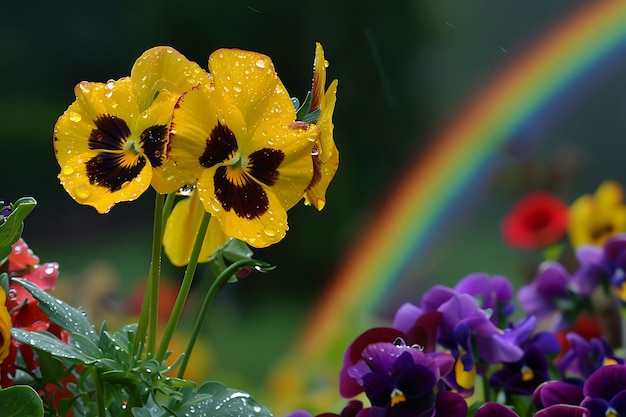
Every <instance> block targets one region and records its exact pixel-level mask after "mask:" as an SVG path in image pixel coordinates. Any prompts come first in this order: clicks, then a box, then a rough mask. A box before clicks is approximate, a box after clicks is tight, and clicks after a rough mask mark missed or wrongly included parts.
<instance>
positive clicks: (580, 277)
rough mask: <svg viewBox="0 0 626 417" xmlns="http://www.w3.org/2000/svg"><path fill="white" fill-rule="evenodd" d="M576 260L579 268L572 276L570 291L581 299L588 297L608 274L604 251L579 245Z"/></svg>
mask: <svg viewBox="0 0 626 417" xmlns="http://www.w3.org/2000/svg"><path fill="white" fill-rule="evenodd" d="M576 259H577V260H578V263H579V265H580V267H579V268H578V270H577V271H576V272H574V274H573V275H572V282H571V287H572V290H574V292H576V293H577V294H579V295H580V296H581V297H590V296H591V294H592V293H593V291H594V290H595V289H596V288H597V287H598V286H599V285H600V284H601V283H602V282H603V281H605V280H606V279H607V278H608V276H609V274H610V268H609V266H608V264H607V262H606V260H605V258H604V250H603V248H600V247H598V246H594V245H581V246H579V247H577V248H576Z"/></svg>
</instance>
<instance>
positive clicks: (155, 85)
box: [130, 46, 210, 111]
mask: <svg viewBox="0 0 626 417" xmlns="http://www.w3.org/2000/svg"><path fill="white" fill-rule="evenodd" d="M130 78H131V80H132V82H133V85H134V87H135V97H136V100H137V104H138V106H139V109H140V110H142V111H143V110H145V109H147V108H148V107H150V106H151V105H152V102H153V101H154V99H155V96H157V94H159V92H160V91H162V90H164V89H165V90H167V91H170V92H172V93H177V94H179V95H180V94H182V93H184V92H185V91H187V90H188V89H190V88H191V87H193V86H195V85H196V84H198V83H203V84H207V85H209V84H210V78H209V74H208V73H207V72H206V71H205V70H203V69H202V68H200V66H199V65H198V64H196V63H195V62H192V61H189V60H188V59H187V58H186V57H185V56H184V55H183V54H181V53H180V52H178V51H177V50H175V49H174V48H171V47H169V46H156V47H154V48H151V49H148V50H147V51H145V52H144V53H143V54H141V56H140V57H139V58H138V59H137V61H135V64H134V65H133V68H132V70H131V73H130Z"/></svg>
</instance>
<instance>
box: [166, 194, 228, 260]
mask: <svg viewBox="0 0 626 417" xmlns="http://www.w3.org/2000/svg"><path fill="white" fill-rule="evenodd" d="M204 213H205V211H204V207H203V206H202V203H201V202H200V199H199V198H198V196H197V193H196V192H194V193H192V195H191V196H190V197H188V198H184V199H183V200H181V201H179V202H178V203H176V206H175V207H174V209H173V210H172V212H171V213H170V216H169V217H168V219H167V222H166V224H165V231H164V233H163V249H164V251H165V254H166V255H167V257H168V259H169V260H170V262H171V263H172V265H175V266H184V265H187V264H188V263H189V258H190V257H191V251H192V249H193V245H194V242H195V239H196V234H197V233H198V229H199V228H200V222H201V221H202V217H203V215H204ZM227 241H228V236H226V235H225V234H224V233H223V232H222V229H221V228H220V225H219V222H218V221H217V220H216V219H214V218H212V219H211V220H210V221H209V227H208V229H207V231H206V234H205V237H204V242H203V244H202V249H201V250H200V256H199V258H198V262H208V261H209V259H210V258H211V256H212V255H213V253H215V251H216V250H217V248H218V247H220V246H221V245H223V244H224V243H226V242H227Z"/></svg>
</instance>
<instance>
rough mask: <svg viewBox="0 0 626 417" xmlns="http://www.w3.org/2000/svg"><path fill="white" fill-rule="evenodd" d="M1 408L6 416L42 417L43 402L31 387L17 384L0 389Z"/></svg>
mask: <svg viewBox="0 0 626 417" xmlns="http://www.w3.org/2000/svg"><path fill="white" fill-rule="evenodd" d="M0 410H2V415H3V416H4V417H42V416H43V402H42V401H41V398H39V395H38V394H37V392H36V391H35V390H34V389H32V388H31V387H29V386H25V385H21V386H17V385H16V386H14V387H9V388H4V389H2V390H0Z"/></svg>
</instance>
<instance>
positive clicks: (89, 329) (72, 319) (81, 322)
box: [14, 278, 99, 344]
mask: <svg viewBox="0 0 626 417" xmlns="http://www.w3.org/2000/svg"><path fill="white" fill-rule="evenodd" d="M14 281H16V282H18V283H20V284H21V285H22V286H23V287H24V288H26V290H28V292H29V293H31V294H32V296H33V297H34V298H35V299H36V300H37V301H39V308H41V310H42V311H43V312H44V313H46V314H47V315H48V317H50V320H52V322H54V323H55V324H58V325H59V326H61V327H62V328H64V329H66V330H68V331H69V332H70V333H78V334H81V335H83V336H86V337H87V338H89V339H90V340H91V341H92V342H93V343H96V344H97V343H98V340H99V337H98V334H97V333H96V331H95V329H94V327H93V326H92V325H91V323H89V321H88V320H87V318H86V317H85V316H84V314H83V312H82V311H80V310H78V309H77V308H75V307H72V306H71V305H69V304H67V303H65V302H63V301H61V300H59V299H58V298H56V297H54V296H52V295H50V294H48V293H47V292H45V291H44V290H42V289H40V288H39V287H37V286H36V285H35V284H33V283H31V282H29V281H27V280H25V279H19V278H15V279H14Z"/></svg>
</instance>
